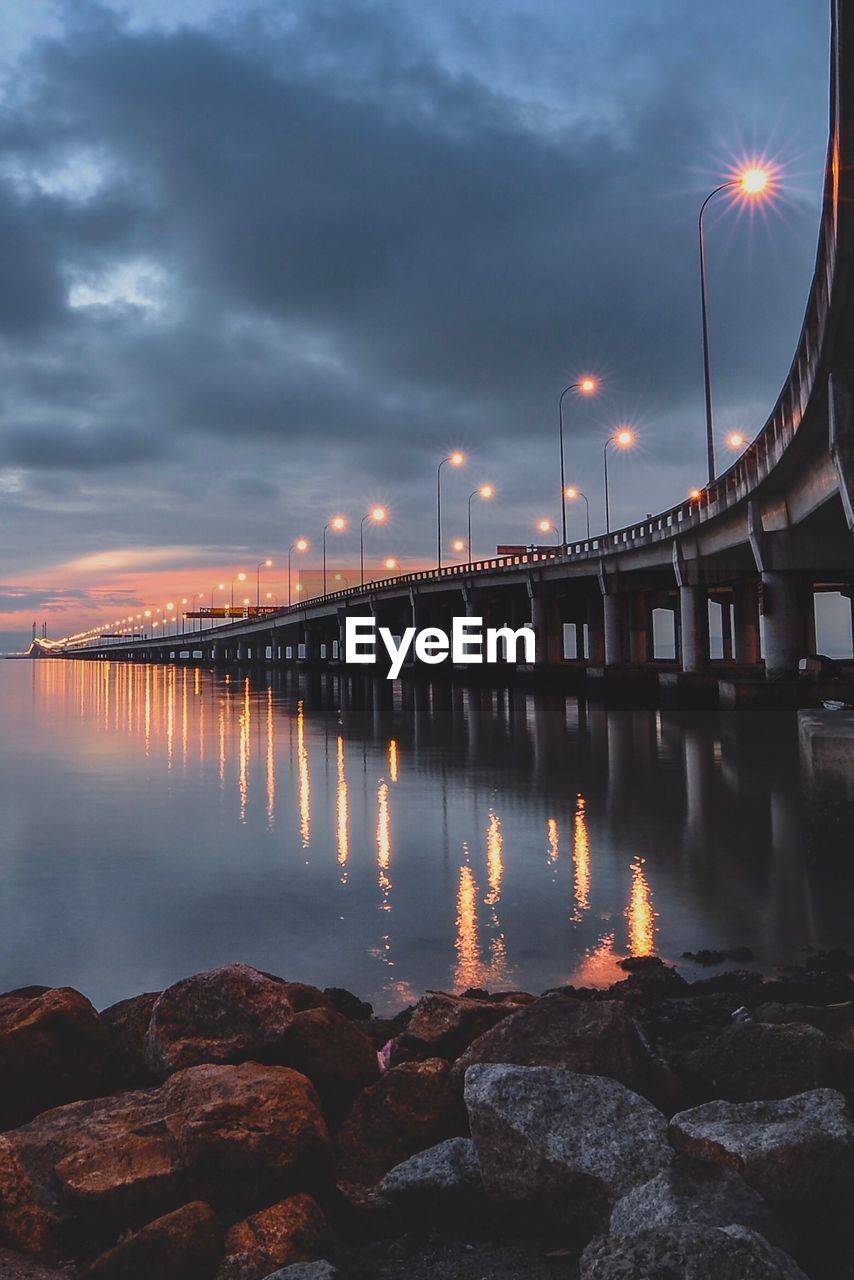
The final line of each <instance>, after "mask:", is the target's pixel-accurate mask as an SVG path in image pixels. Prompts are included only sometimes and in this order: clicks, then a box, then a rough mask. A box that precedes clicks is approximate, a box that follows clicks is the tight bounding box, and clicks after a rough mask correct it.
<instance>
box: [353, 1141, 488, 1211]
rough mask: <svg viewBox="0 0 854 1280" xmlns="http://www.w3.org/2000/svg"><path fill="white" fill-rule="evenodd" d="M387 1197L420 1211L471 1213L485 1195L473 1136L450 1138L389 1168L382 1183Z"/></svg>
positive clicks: (381, 1186) (380, 1186)
mask: <svg viewBox="0 0 854 1280" xmlns="http://www.w3.org/2000/svg"><path fill="white" fill-rule="evenodd" d="M378 1190H379V1193H380V1195H382V1196H385V1197H387V1199H389V1200H392V1201H394V1202H395V1203H397V1204H400V1205H401V1206H403V1207H406V1208H413V1209H414V1210H415V1211H416V1212H417V1213H421V1212H425V1211H426V1212H428V1213H429V1214H430V1217H431V1219H434V1218H435V1216H436V1214H437V1211H440V1210H441V1211H442V1212H443V1213H447V1212H448V1211H449V1210H450V1211H451V1212H453V1213H461V1214H468V1213H469V1212H470V1210H471V1207H472V1204H473V1203H476V1202H478V1201H480V1200H481V1199H482V1198H483V1179H482V1178H481V1176H480V1163H479V1161H478V1158H477V1149H476V1147H475V1145H474V1142H473V1140H472V1139H471V1138H448V1139H447V1140H446V1141H445V1142H440V1143H439V1144H438V1146H435V1147H430V1148H429V1149H428V1150H427V1151H419V1152H418V1154H417V1155H414V1156H410V1158H409V1159H408V1160H404V1162H403V1163H402V1164H399V1165H396V1166H395V1168H394V1169H391V1170H389V1172H388V1173H387V1174H386V1176H385V1177H384V1178H383V1180H382V1182H381V1183H380V1185H379V1188H378Z"/></svg>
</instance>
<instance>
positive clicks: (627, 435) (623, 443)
mask: <svg viewBox="0 0 854 1280" xmlns="http://www.w3.org/2000/svg"><path fill="white" fill-rule="evenodd" d="M634 442H635V433H634V431H632V430H630V428H629V427H620V429H619V430H618V431H615V432H613V434H612V435H610V436H608V439H607V440H606V441H605V448H604V449H603V450H602V462H603V466H604V471H605V532H606V533H610V532H611V499H610V496H609V494H608V446H609V445H611V444H612V445H614V446H615V448H617V449H631V447H632V445H633V444H634Z"/></svg>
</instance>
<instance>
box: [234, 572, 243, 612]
mask: <svg viewBox="0 0 854 1280" xmlns="http://www.w3.org/2000/svg"><path fill="white" fill-rule="evenodd" d="M245 581H246V574H245V573H238V574H236V575H235V577H233V578H232V579H231V607H232V609H234V584H235V582H245Z"/></svg>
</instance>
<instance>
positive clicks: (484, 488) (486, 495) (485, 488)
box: [468, 484, 495, 564]
mask: <svg viewBox="0 0 854 1280" xmlns="http://www.w3.org/2000/svg"><path fill="white" fill-rule="evenodd" d="M494 496H495V490H494V489H493V487H492V485H491V484H482V485H481V486H480V488H479V489H475V490H474V492H473V493H470V494H469V543H468V554H469V564H471V562H472V556H471V500H472V498H483V500H484V502H488V501H489V499H490V498H493V497H494Z"/></svg>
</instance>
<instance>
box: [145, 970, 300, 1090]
mask: <svg viewBox="0 0 854 1280" xmlns="http://www.w3.org/2000/svg"><path fill="white" fill-rule="evenodd" d="M285 988H286V984H285V983H283V982H282V981H281V980H280V979H279V978H271V977H269V976H268V975H267V974H263V973H259V971H258V970H257V969H253V968H252V967H251V966H250V965H247V964H230V965H225V966H224V967H223V968H221V969H209V970H208V971H207V972H206V973H197V974H195V975H194V976H193V977H191V978H184V979H183V980H182V981H181V982H176V983H175V985H174V986H172V987H168V988H167V990H166V991H164V992H163V994H162V995H161V996H160V997H159V999H158V1000H157V1002H156V1003H155V1005H154V1008H153V1010H152V1013H151V1021H150V1022H149V1025H148V1031H147V1033H146V1038H145V1062H146V1066H147V1067H148V1069H149V1070H150V1071H152V1072H153V1073H154V1075H156V1076H157V1077H158V1079H161V1080H163V1079H165V1078H166V1077H167V1076H169V1075H171V1074H172V1073H173V1072H175V1071H181V1070H182V1069H183V1068H185V1067H193V1066H197V1065H199V1064H200V1063H203V1062H216V1063H224V1062H245V1061H247V1060H248V1059H254V1060H255V1061H271V1060H272V1059H273V1058H275V1056H276V1053H277V1051H279V1050H281V1046H282V1042H283V1040H284V1038H285V1036H286V1034H287V1032H288V1030H289V1028H290V1026H291V1023H292V1022H293V1008H292V1007H291V1003H290V1000H289V999H288V996H287V992H286V989H285Z"/></svg>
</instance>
